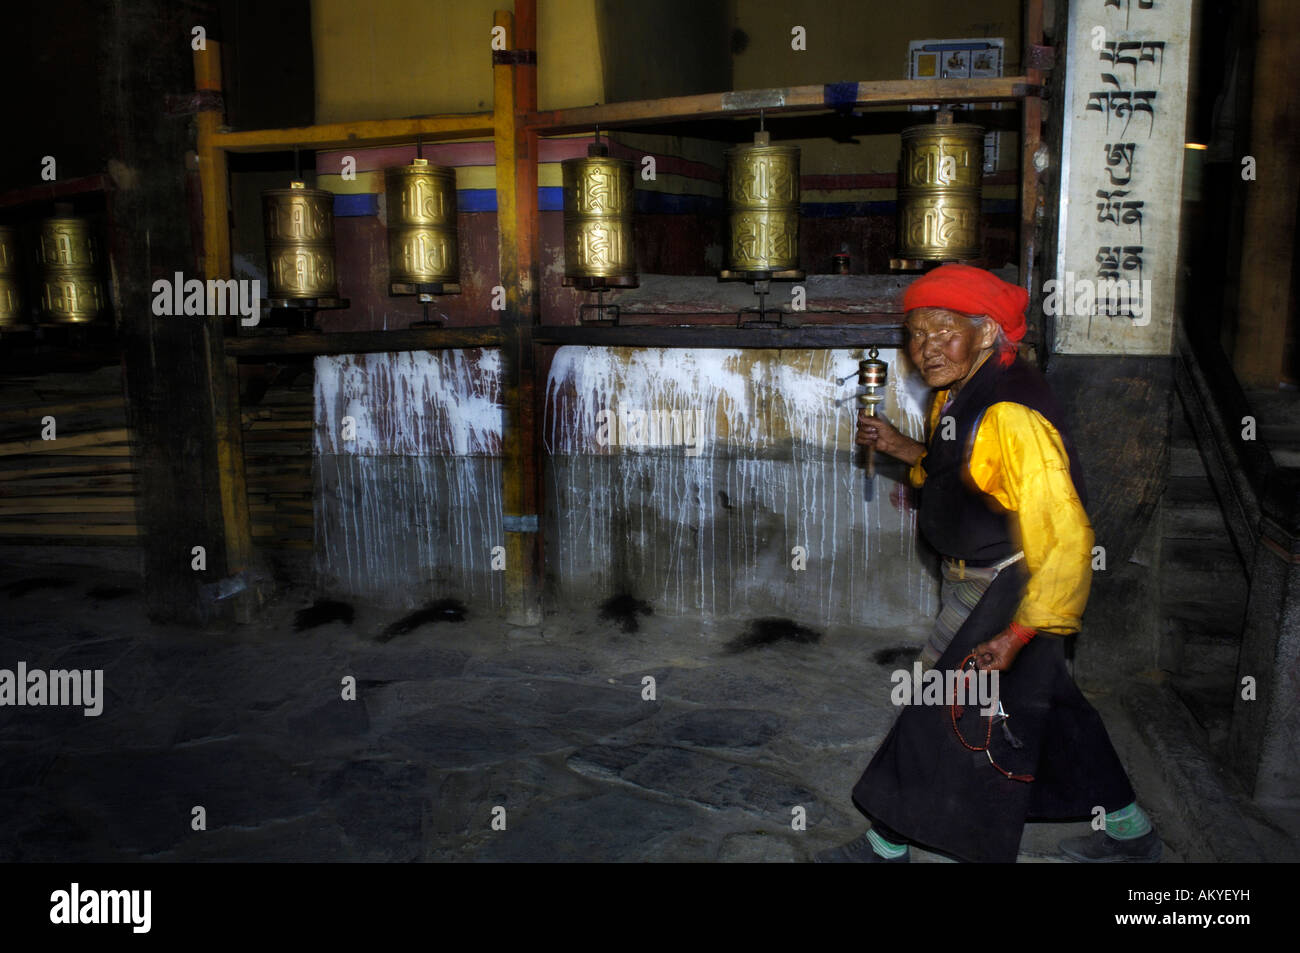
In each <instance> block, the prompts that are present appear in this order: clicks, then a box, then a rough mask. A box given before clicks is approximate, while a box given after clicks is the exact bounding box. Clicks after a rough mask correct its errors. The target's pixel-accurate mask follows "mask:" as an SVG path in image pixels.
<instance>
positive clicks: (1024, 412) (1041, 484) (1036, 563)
mask: <svg viewBox="0 0 1300 953" xmlns="http://www.w3.org/2000/svg"><path fill="white" fill-rule="evenodd" d="M948 393H949V392H948V391H947V390H943V391H939V392H938V393H937V394H935V396H934V402H933V403H932V404H931V405H930V419H929V427H928V431H927V432H928V433H930V434H933V433H934V432H935V428H936V427H938V426H939V419H940V416H941V413H942V408H943V405H944V402H945V401H946V400H947V399H948ZM924 462H925V457H924V456H922V457H921V459H920V460H918V461H917V462H916V463H915V464H914V465H913V466H912V468H911V469H910V470H909V471H908V477H909V479H910V480H911V483H912V485H913V486H916V487H920V486H921V485H922V484H924V482H925V468H924V467H923V466H922V464H923V463H924ZM963 476H964V477H965V478H966V479H967V480H968V481H969V483H970V484H971V485H973V486H975V487H977V488H978V489H980V490H982V491H983V492H984V493H986V494H988V496H989V497H990V498H991V501H990V502H991V503H992V504H993V505H994V506H995V508H997V509H1000V510H1002V511H1005V512H1008V513H1009V514H1011V521H1012V532H1013V534H1014V536H1013V539H1015V540H1016V541H1017V544H1018V545H1019V546H1020V548H1021V549H1023V550H1024V552H1025V567H1026V569H1027V570H1028V572H1029V582H1028V584H1027V585H1026V587H1025V595H1024V598H1023V599H1022V600H1021V602H1020V605H1019V607H1018V608H1017V609H1016V613H1015V616H1014V621H1015V622H1017V623H1019V624H1020V625H1023V626H1030V627H1032V628H1035V629H1042V630H1045V631H1048V632H1053V633H1057V634H1061V635H1068V634H1069V633H1071V632H1077V631H1078V630H1079V620H1080V618H1081V617H1082V616H1083V608H1084V606H1085V605H1087V602H1088V591H1089V589H1090V588H1091V587H1092V544H1093V533H1092V524H1091V523H1089V522H1088V514H1087V513H1086V512H1085V511H1084V509H1083V503H1082V501H1081V500H1080V499H1079V494H1078V493H1077V492H1076V490H1075V488H1074V481H1073V480H1072V479H1071V478H1070V461H1069V456H1068V454H1067V453H1066V452H1065V445H1064V443H1063V442H1062V440H1061V435H1060V434H1059V433H1058V432H1057V430H1056V428H1055V427H1053V426H1052V425H1051V423H1049V422H1048V420H1047V418H1045V417H1044V416H1043V415H1042V414H1040V413H1038V412H1037V411H1036V410H1031V409H1030V408H1028V407H1026V406H1025V405H1024V404H1016V403H1011V402H1003V403H997V404H991V405H990V406H989V407H988V409H987V410H985V412H984V415H983V417H982V418H981V420H980V422H979V425H978V428H977V429H976V431H975V438H974V440H973V441H971V444H970V456H969V458H968V459H967V461H966V472H965V473H964V474H963Z"/></svg>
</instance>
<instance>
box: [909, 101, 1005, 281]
mask: <svg viewBox="0 0 1300 953" xmlns="http://www.w3.org/2000/svg"><path fill="white" fill-rule="evenodd" d="M983 170H984V130H983V128H981V127H980V126H973V125H966V124H960V123H949V124H947V125H942V124H935V125H924V126H912V127H911V128H908V129H904V130H903V161H902V169H901V174H900V176H899V182H898V218H899V222H898V234H899V249H898V251H899V255H900V256H901V257H903V258H915V259H925V260H930V261H948V260H953V259H967V258H979V257H980V253H981V252H980V187H981V185H982V183H983Z"/></svg>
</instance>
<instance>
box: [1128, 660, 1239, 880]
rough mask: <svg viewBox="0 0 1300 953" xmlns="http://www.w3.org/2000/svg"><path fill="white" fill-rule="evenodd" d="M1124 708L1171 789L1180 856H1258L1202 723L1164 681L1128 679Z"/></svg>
mask: <svg viewBox="0 0 1300 953" xmlns="http://www.w3.org/2000/svg"><path fill="white" fill-rule="evenodd" d="M1123 704H1124V707H1125V709H1126V710H1127V711H1128V713H1129V714H1130V716H1131V717H1132V720H1133V723H1134V725H1135V726H1136V728H1137V731H1138V732H1139V734H1140V735H1141V737H1142V739H1143V741H1145V742H1146V745H1147V747H1148V748H1149V749H1150V752H1151V754H1152V758H1151V759H1150V762H1149V763H1150V764H1152V765H1153V766H1154V767H1156V769H1157V770H1158V771H1159V773H1160V775H1161V776H1162V778H1163V780H1164V781H1165V782H1166V783H1167V784H1168V787H1169V788H1170V789H1171V790H1172V791H1174V792H1177V795H1178V796H1177V797H1176V798H1174V799H1173V802H1172V809H1173V811H1174V812H1175V814H1176V817H1175V818H1171V819H1170V820H1174V821H1177V822H1178V826H1179V827H1181V828H1182V830H1184V831H1186V832H1189V834H1190V838H1189V840H1188V841H1187V845H1186V846H1187V852H1186V854H1185V859H1186V860H1188V861H1192V862H1206V861H1209V862H1218V863H1225V862H1226V863H1231V862H1242V861H1258V860H1259V859H1260V858H1261V857H1262V856H1264V851H1263V850H1262V849H1261V848H1260V846H1259V845H1258V844H1257V843H1256V842H1255V839H1254V837H1253V836H1252V834H1251V828H1250V826H1249V824H1248V823H1247V821H1246V818H1245V816H1244V815H1243V814H1242V812H1241V809H1240V808H1239V807H1238V806H1237V805H1238V804H1239V803H1244V802H1245V801H1246V800H1247V798H1246V796H1245V793H1244V792H1243V791H1242V790H1241V789H1240V785H1239V784H1237V783H1236V782H1235V781H1234V780H1233V779H1232V778H1231V777H1230V776H1229V775H1228V774H1227V772H1226V771H1224V770H1223V769H1222V768H1220V767H1219V766H1218V765H1217V764H1216V763H1215V759H1214V757H1213V755H1212V753H1211V751H1210V748H1209V744H1208V739H1207V738H1206V733H1205V730H1204V729H1203V728H1201V726H1200V725H1199V724H1198V723H1197V721H1196V719H1195V718H1194V717H1193V715H1192V714H1191V712H1189V711H1188V710H1187V707H1186V706H1185V705H1184V704H1183V703H1182V702H1181V701H1180V700H1179V698H1178V696H1177V695H1176V694H1175V693H1174V692H1173V690H1172V689H1170V688H1169V687H1168V686H1165V685H1139V684H1134V685H1132V686H1130V688H1129V689H1128V690H1126V691H1125V693H1124V696H1123Z"/></svg>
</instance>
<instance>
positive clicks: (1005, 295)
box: [903, 265, 1029, 342]
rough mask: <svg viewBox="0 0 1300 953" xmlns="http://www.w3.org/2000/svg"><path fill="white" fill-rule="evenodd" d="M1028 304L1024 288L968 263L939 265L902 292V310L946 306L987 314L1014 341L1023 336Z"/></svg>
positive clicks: (966, 311) (955, 309) (961, 310)
mask: <svg viewBox="0 0 1300 953" xmlns="http://www.w3.org/2000/svg"><path fill="white" fill-rule="evenodd" d="M1028 307H1029V292H1027V291H1026V290H1025V289H1024V288H1021V287H1020V286H1019V285H1013V284H1011V283H1010V282H1007V281H1003V280H1002V279H1001V278H999V277H998V276H997V275H995V274H992V273H991V272H987V271H985V270H984V269H983V268H973V267H972V266H970V265H940V266H939V267H938V268H936V269H935V270H934V271H931V272H928V273H927V274H924V275H922V276H921V277H920V278H917V279H916V281H914V282H912V283H911V284H910V285H908V286H907V290H906V291H904V292H903V310H904V311H911V310H912V309H913V308H945V309H947V310H949V311H960V312H961V313H962V314H987V315H988V316H989V317H990V318H992V319H993V320H994V321H996V322H997V323H998V324H999V325H1000V326H1001V327H1002V330H1003V332H1004V333H1005V334H1006V336H1007V340H1008V341H1013V342H1014V341H1019V340H1020V339H1021V338H1023V337H1024V336H1025V309H1026V308H1028Z"/></svg>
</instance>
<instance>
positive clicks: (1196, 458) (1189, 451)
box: [1169, 442, 1206, 478]
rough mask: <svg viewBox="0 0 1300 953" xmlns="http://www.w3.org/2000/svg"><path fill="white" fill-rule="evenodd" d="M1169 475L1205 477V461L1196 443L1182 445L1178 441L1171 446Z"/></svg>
mask: <svg viewBox="0 0 1300 953" xmlns="http://www.w3.org/2000/svg"><path fill="white" fill-rule="evenodd" d="M1169 475H1170V476H1171V477H1202V478H1205V476H1206V474H1205V463H1204V462H1203V461H1202V460H1201V451H1200V450H1198V449H1197V447H1196V444H1195V443H1190V442H1189V443H1187V444H1184V445H1182V446H1180V445H1178V444H1177V443H1175V444H1173V445H1171V446H1170V448H1169Z"/></svg>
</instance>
